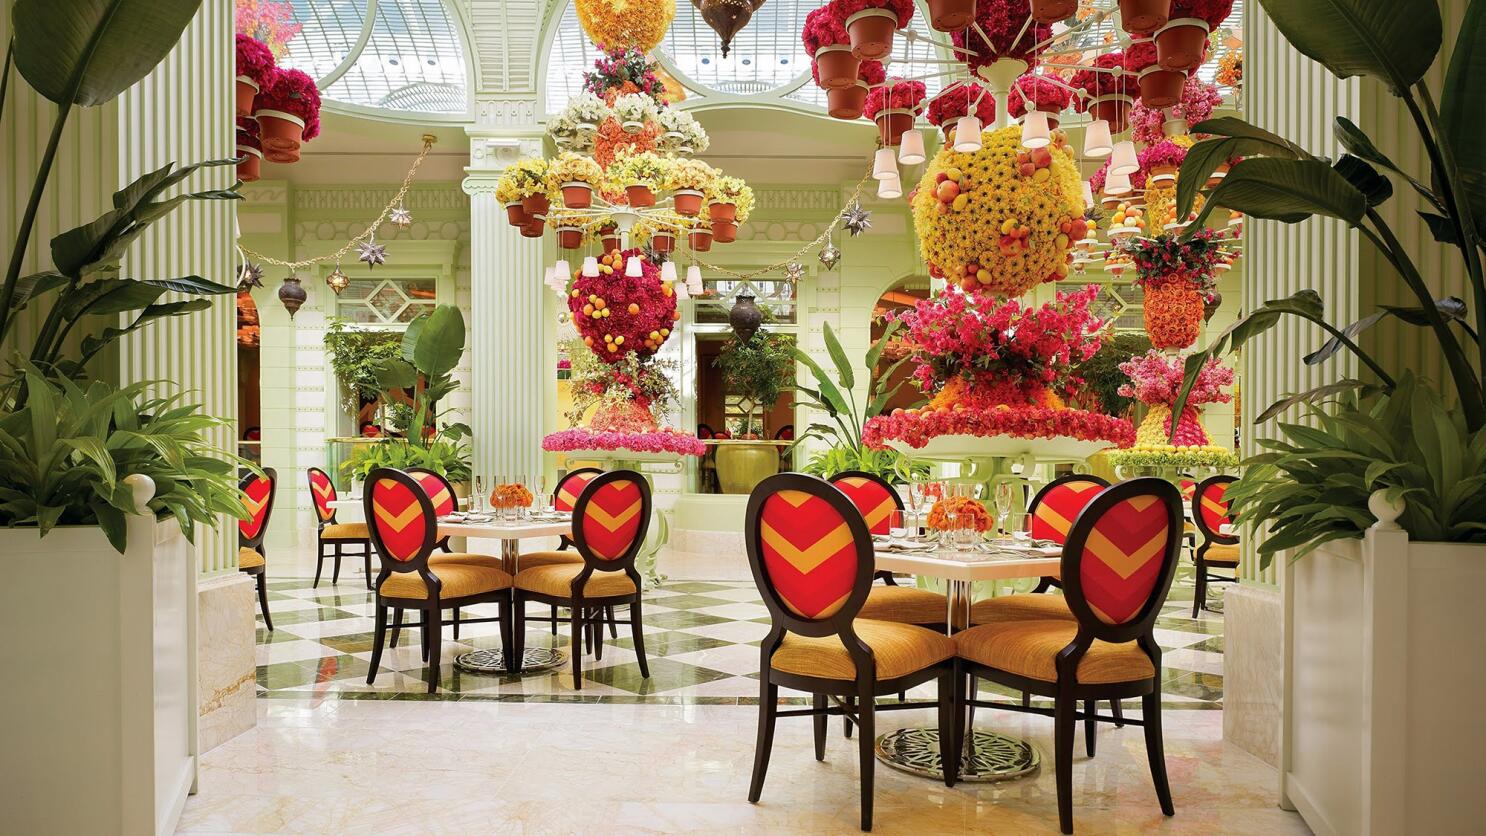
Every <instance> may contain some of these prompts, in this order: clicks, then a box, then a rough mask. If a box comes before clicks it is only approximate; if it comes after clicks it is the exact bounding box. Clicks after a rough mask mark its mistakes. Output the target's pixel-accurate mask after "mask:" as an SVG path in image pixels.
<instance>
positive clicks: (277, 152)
mask: <svg viewBox="0 0 1486 836" xmlns="http://www.w3.org/2000/svg"><path fill="white" fill-rule="evenodd" d="M254 118H256V119H257V120H258V141H259V142H260V143H261V144H262V145H263V156H265V157H267V158H268V159H270V160H272V161H273V162H276V163H294V162H299V146H300V143H301V142H302V137H303V136H304V120H303V119H300V118H299V117H298V116H295V115H294V114H292V113H285V112H283V111H282V110H260V111H258V112H257V113H255V114H254Z"/></svg>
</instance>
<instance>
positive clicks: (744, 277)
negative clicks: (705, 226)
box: [692, 170, 872, 281]
mask: <svg viewBox="0 0 1486 836" xmlns="http://www.w3.org/2000/svg"><path fill="white" fill-rule="evenodd" d="M870 180H872V172H871V171H870V170H869V171H868V172H867V173H866V174H865V175H863V176H862V179H861V180H858V181H857V184H856V187H855V188H853V189H852V190H851V197H850V198H847V200H846V204H845V206H843V207H842V211H845V208H846V206H850V205H851V204H853V203H855V202H856V201H858V200H859V199H861V196H862V187H863V186H866V185H867V183H868V182H869V181H870ZM841 215H842V212H837V213H836V217H835V219H833V220H832V221H831V224H830V226H827V227H826V231H825V232H822V233H821V234H819V235H817V236H816V237H815V240H814V241H811V242H810V243H808V244H806V245H805V246H803V247H801V248H800V249H798V250H796V251H795V252H794V254H793V255H788V256H785V257H784V258H783V259H782V260H780V261H776V262H774V263H773V264H770V265H769V266H767V267H760V268H759V269H757V270H750V271H748V272H747V273H739V272H737V271H735V270H729V269H727V268H726V267H718V266H717V265H715V264H711V263H709V262H706V261H703V260H702V259H700V258H697V257H696V254H695V253H693V254H692V260H693V261H695V262H696V264H697V266H699V267H702V268H704V269H706V270H711V271H712V272H714V273H721V274H723V275H725V276H727V277H729V278H731V279H734V280H736V281H748V280H749V279H752V278H755V277H757V276H762V275H763V274H765V273H772V272H774V271H776V270H783V269H784V268H785V267H787V266H788V265H789V263H790V262H792V261H797V260H798V259H800V258H801V257H802V256H804V255H805V253H807V252H809V251H810V250H812V249H814V248H815V247H818V246H820V245H821V244H823V243H825V241H826V239H827V238H830V237H831V233H833V232H835V231H836V227H837V226H839V225H840V224H841Z"/></svg>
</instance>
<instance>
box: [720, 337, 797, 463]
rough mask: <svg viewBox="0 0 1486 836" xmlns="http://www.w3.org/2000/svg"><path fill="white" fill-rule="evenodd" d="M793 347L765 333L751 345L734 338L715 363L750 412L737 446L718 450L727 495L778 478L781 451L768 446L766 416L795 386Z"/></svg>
mask: <svg viewBox="0 0 1486 836" xmlns="http://www.w3.org/2000/svg"><path fill="white" fill-rule="evenodd" d="M793 343H794V341H793V340H791V339H790V338H788V337H786V336H783V335H780V334H772V333H769V332H768V331H765V330H764V329H762V328H761V329H759V330H758V331H756V332H754V333H753V334H752V335H750V336H748V337H747V338H746V339H745V338H744V337H743V336H742V335H739V334H734V335H732V336H731V337H729V338H728V342H727V344H726V345H724V346H723V349H722V351H721V352H720V353H719V354H718V355H717V359H716V360H714V361H713V365H715V366H716V367H717V368H719V369H721V370H722V379H723V384H724V385H725V386H726V387H727V391H728V393H729V394H732V395H736V396H738V397H739V398H740V401H741V403H742V405H743V406H744V407H745V409H744V412H745V417H744V418H743V419H742V420H741V421H740V422H739V425H738V427H737V428H736V431H735V432H733V439H736V440H729V441H726V442H723V443H721V444H719V445H718V448H717V480H718V482H719V483H721V485H722V491H723V493H749V492H751V491H752V490H753V488H754V486H755V485H757V484H758V483H759V482H762V481H763V480H764V479H767V478H768V477H770V476H772V475H773V474H775V473H778V472H779V449H778V448H777V447H776V446H774V445H773V444H769V443H767V438H768V435H767V432H766V430H765V427H764V421H763V415H764V414H765V413H766V412H767V411H768V410H769V409H772V408H773V406H774V404H775V402H776V401H778V400H779V396H780V395H781V394H782V393H783V392H785V391H786V390H788V389H789V388H790V387H791V386H792V384H793V382H794V378H795V369H794V367H795V363H794V355H793V352H792V348H793ZM729 429H730V430H732V429H733V428H731V427H730V428H729ZM750 442H752V443H750Z"/></svg>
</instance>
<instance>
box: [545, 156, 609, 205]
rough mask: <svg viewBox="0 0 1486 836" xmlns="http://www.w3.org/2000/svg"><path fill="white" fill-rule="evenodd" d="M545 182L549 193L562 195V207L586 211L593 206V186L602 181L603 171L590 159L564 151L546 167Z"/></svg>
mask: <svg viewBox="0 0 1486 836" xmlns="http://www.w3.org/2000/svg"><path fill="white" fill-rule="evenodd" d="M547 180H548V191H549V192H560V193H561V194H562V205H563V206H565V207H567V208H568V209H587V208H588V207H589V206H592V205H593V189H594V184H596V183H599V184H601V183H603V181H604V170H603V169H601V168H599V164H598V163H596V162H594V161H593V158H592V157H589V156H587V155H584V154H575V153H573V152H571V151H565V152H563V153H562V154H559V155H558V156H557V158H556V159H555V160H553V161H552V163H551V165H550V166H549V167H548V171H547Z"/></svg>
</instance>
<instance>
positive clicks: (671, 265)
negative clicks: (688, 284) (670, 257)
mask: <svg viewBox="0 0 1486 836" xmlns="http://www.w3.org/2000/svg"><path fill="white" fill-rule="evenodd" d="M660 280H661V281H663V282H674V281H676V262H674V261H667V262H666V263H665V264H662V265H661V266H660Z"/></svg>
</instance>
